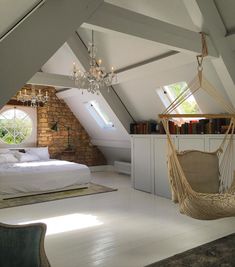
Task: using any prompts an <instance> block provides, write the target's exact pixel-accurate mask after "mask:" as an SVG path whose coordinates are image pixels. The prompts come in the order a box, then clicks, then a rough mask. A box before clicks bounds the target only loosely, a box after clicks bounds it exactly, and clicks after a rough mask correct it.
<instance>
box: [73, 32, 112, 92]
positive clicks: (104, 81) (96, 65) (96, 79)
mask: <svg viewBox="0 0 235 267" xmlns="http://www.w3.org/2000/svg"><path fill="white" fill-rule="evenodd" d="M96 52H97V48H96V46H95V43H94V32H93V30H92V41H91V43H89V45H88V54H89V57H90V68H89V70H88V71H81V70H79V68H78V67H77V65H76V64H75V63H73V72H72V79H73V80H74V81H75V84H76V85H78V86H79V87H80V88H81V90H83V89H84V90H87V91H88V92H91V93H92V94H94V93H97V94H99V91H100V89H101V88H105V87H107V88H109V86H111V85H112V84H113V83H115V82H117V74H116V73H115V72H114V68H113V67H112V68H111V72H109V73H107V72H106V71H105V68H104V67H102V66H101V63H102V60H101V59H99V60H98V61H96ZM82 93H83V91H82Z"/></svg>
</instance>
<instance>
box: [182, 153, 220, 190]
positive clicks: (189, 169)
mask: <svg viewBox="0 0 235 267" xmlns="http://www.w3.org/2000/svg"><path fill="white" fill-rule="evenodd" d="M177 156H178V159H179V162H180V165H181V167H182V169H183V171H184V174H185V176H186V177H187V181H188V183H189V184H190V186H191V187H192V189H193V190H194V191H196V192H199V193H218V192H219V185H220V183H219V159H218V156H217V154H216V153H206V152H202V151H196V150H193V151H191V150H188V151H183V152H180V153H178V154H177Z"/></svg>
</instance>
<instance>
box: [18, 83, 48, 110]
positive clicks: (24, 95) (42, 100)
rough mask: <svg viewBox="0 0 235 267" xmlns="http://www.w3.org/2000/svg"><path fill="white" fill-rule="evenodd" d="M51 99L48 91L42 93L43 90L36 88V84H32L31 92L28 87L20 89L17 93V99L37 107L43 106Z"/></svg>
mask: <svg viewBox="0 0 235 267" xmlns="http://www.w3.org/2000/svg"><path fill="white" fill-rule="evenodd" d="M48 100H49V95H48V91H46V92H45V94H43V93H42V90H41V89H39V90H36V89H35V87H34V86H32V88H31V90H30V93H29V92H28V91H27V89H26V88H25V89H22V90H20V91H19V93H18V95H17V101H20V102H22V103H23V104H25V105H27V106H31V107H33V108H37V107H39V106H43V105H44V104H46V103H47V102H48Z"/></svg>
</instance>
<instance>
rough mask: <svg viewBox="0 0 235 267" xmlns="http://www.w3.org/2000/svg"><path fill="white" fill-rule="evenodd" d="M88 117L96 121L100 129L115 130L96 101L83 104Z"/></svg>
mask: <svg viewBox="0 0 235 267" xmlns="http://www.w3.org/2000/svg"><path fill="white" fill-rule="evenodd" d="M84 104H85V106H86V108H87V110H88V111H89V113H90V115H91V116H92V117H93V119H94V120H95V121H96V123H97V124H98V125H99V127H100V128H101V129H104V130H115V127H114V124H113V122H112V121H111V120H110V119H109V117H108V115H107V114H106V113H105V111H104V110H103V109H101V107H100V105H99V103H98V102H97V101H96V100H91V101H89V102H85V103H84Z"/></svg>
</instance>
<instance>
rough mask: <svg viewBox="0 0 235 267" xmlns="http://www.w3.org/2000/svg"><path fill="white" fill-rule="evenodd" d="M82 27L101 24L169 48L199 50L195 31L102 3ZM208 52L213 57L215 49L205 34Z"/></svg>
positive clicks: (100, 25)
mask: <svg viewBox="0 0 235 267" xmlns="http://www.w3.org/2000/svg"><path fill="white" fill-rule="evenodd" d="M86 22H87V23H86V24H85V25H84V26H85V27H86V26H88V27H89V25H90V26H92V27H94V26H95V27H97V26H98V27H101V28H104V29H108V30H112V31H117V32H121V33H125V34H129V35H134V36H137V37H140V38H143V39H146V40H151V41H154V42H157V43H161V44H164V45H166V46H167V47H169V49H171V50H178V51H184V52H185V51H186V52H189V51H190V52H194V53H200V50H201V43H200V39H199V37H198V33H197V32H194V31H190V30H187V29H184V28H181V27H178V26H175V25H172V24H169V23H166V22H163V21H160V20H158V19H154V18H151V17H148V16H145V15H141V14H139V13H136V12H133V11H130V10H127V9H124V8H120V7H117V6H114V5H111V4H108V3H103V4H102V5H101V6H100V7H99V9H97V11H96V12H95V13H94V14H93V15H92V16H91V17H90V18H89V19H87V20H86ZM207 41H208V48H209V55H211V56H215V57H217V51H216V49H215V48H214V46H213V44H212V42H211V40H210V38H209V37H207Z"/></svg>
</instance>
